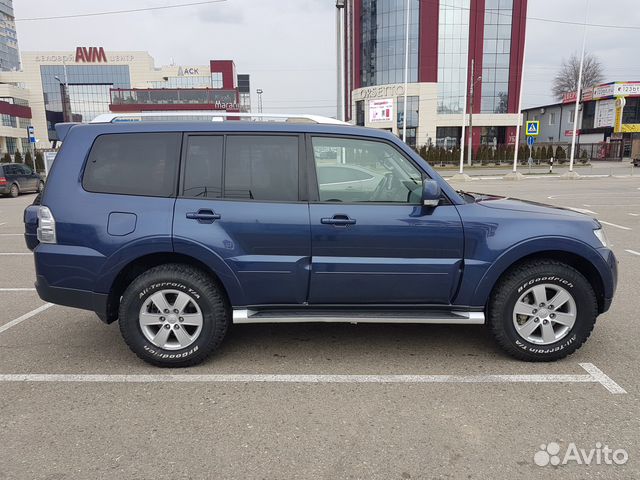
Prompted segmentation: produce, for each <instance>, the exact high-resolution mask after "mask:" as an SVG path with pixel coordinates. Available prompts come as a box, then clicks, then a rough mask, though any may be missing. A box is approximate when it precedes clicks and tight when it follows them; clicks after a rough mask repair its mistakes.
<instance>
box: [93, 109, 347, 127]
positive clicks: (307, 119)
mask: <svg viewBox="0 0 640 480" xmlns="http://www.w3.org/2000/svg"><path fill="white" fill-rule="evenodd" d="M227 117H231V118H233V119H240V120H249V121H256V120H257V121H263V122H266V121H272V122H291V123H322V124H330V125H349V124H348V123H347V122H343V121H340V120H336V119H335V118H329V117H322V116H320V115H305V114H283V113H234V112H218V111H211V110H190V111H161V112H160V111H158V112H141V113H103V114H102V115H98V116H97V117H96V118H94V119H93V120H91V123H124V122H145V121H151V122H153V121H183V120H184V121H189V120H190V119H191V120H196V121H212V122H222V121H224V120H226V119H227Z"/></svg>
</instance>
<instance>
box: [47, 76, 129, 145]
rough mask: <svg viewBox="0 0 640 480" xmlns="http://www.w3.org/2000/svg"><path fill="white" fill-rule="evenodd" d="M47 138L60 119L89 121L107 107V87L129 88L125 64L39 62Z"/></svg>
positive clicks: (54, 137)
mask: <svg viewBox="0 0 640 480" xmlns="http://www.w3.org/2000/svg"><path fill="white" fill-rule="evenodd" d="M40 75H41V77H42V90H43V94H44V105H45V112H46V116H47V128H48V131H49V139H50V140H56V139H57V134H56V133H55V129H54V126H55V124H56V123H60V122H64V121H66V122H71V121H74V122H90V121H91V120H93V119H94V118H95V117H96V116H98V115H99V114H101V113H106V112H108V111H109V103H110V100H111V97H110V93H109V92H110V89H112V88H130V87H131V79H130V76H129V66H128V65H68V66H66V67H65V65H42V66H40Z"/></svg>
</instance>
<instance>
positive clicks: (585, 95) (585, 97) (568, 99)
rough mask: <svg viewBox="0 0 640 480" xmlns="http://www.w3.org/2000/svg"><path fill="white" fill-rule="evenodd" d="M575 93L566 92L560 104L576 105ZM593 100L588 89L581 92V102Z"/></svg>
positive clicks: (591, 91) (591, 93)
mask: <svg viewBox="0 0 640 480" xmlns="http://www.w3.org/2000/svg"><path fill="white" fill-rule="evenodd" d="M576 95H577V92H568V93H565V94H564V95H563V96H562V103H576ZM592 99H593V90H592V89H590V88H588V89H586V90H584V91H583V92H582V101H583V102H588V101H589V100H592Z"/></svg>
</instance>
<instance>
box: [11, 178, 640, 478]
mask: <svg viewBox="0 0 640 480" xmlns="http://www.w3.org/2000/svg"><path fill="white" fill-rule="evenodd" d="M620 173H621V174H620V175H619V176H614V177H597V178H596V177H593V178H589V179H581V180H578V181H566V180H561V179H559V178H557V177H556V176H554V177H547V178H528V179H526V180H523V181H520V182H508V181H505V180H502V179H497V178H496V179H490V180H474V181H472V182H465V183H463V184H456V185H455V186H456V188H462V189H466V190H469V191H476V192H484V193H496V194H503V195H508V196H512V197H518V198H525V199H529V200H535V201H541V202H547V203H551V204H554V205H558V206H565V207H572V208H577V209H581V210H582V211H584V212H585V213H588V214H590V215H593V216H595V217H597V218H598V219H600V220H601V221H602V223H603V224H604V225H605V229H606V231H607V235H608V236H609V239H610V241H611V242H612V244H613V249H614V251H615V252H616V254H617V256H618V259H619V261H620V282H619V286H618V292H617V296H616V298H615V300H614V303H613V306H612V308H611V310H610V311H609V312H608V313H606V314H604V315H602V316H601V317H600V318H599V320H598V322H597V324H596V328H595V330H594V332H593V334H592V336H591V338H590V339H589V340H588V342H587V343H586V344H585V345H584V346H583V347H582V348H581V349H580V350H579V351H578V352H577V353H575V354H574V355H572V356H570V357H568V358H567V359H564V360H562V361H559V362H555V363H545V364H535V363H534V364H532V363H523V362H520V361H517V360H514V359H512V358H510V357H508V356H506V355H505V354H503V353H502V351H501V350H500V349H499V348H498V347H497V346H496V345H495V344H494V342H493V340H492V338H491V336H490V335H489V333H488V332H487V330H486V328H484V327H482V326H441V325H379V324H372V325H367V324H359V325H345V324H340V325H331V324H305V325H291V324H282V325H236V326H234V327H233V329H232V331H231V333H230V335H229V338H228V339H227V341H226V342H225V343H224V345H223V347H222V348H221V350H220V351H219V352H218V353H217V354H216V355H215V356H213V357H211V358H210V359H209V360H208V361H207V362H206V363H204V364H202V365H199V366H197V367H193V368H189V369H182V370H159V369H156V368H153V367H151V366H149V365H146V364H145V363H143V362H141V361H140V360H139V359H138V358H137V357H136V356H135V355H134V354H132V353H131V352H130V351H129V350H128V348H127V347H126V346H125V344H124V342H123V341H122V339H121V338H120V334H119V331H118V326H117V324H112V325H108V326H107V325H103V324H102V323H100V322H99V321H98V319H97V317H96V316H95V315H94V314H92V313H91V312H85V311H81V310H75V309H71V308H65V307H59V306H51V307H49V308H46V309H43V310H42V309H41V310H38V309H39V308H40V307H42V306H43V305H45V304H44V302H43V301H41V300H40V299H39V298H38V297H37V294H36V293H35V291H33V281H34V267H33V260H32V257H31V254H30V253H29V252H28V250H26V248H25V246H24V244H23V240H22V237H21V233H22V210H23V209H24V207H25V206H26V205H27V204H28V203H29V202H31V201H32V200H33V196H32V195H25V196H22V197H19V198H17V199H10V198H0V271H2V272H3V275H2V276H0V305H1V306H2V309H1V311H2V316H0V445H1V446H2V448H1V449H0V479H11V480H13V479H35V478H38V479H40V478H44V479H88V478H96V479H97V478H122V479H150V478H154V479H164V478H166V479H183V478H184V479H235V478H238V479H316V478H318V479H431V478H442V479H503V478H504V479H514V478H527V479H538V478H541V479H546V478H554V479H557V478H562V479H583V478H606V479H608V478H624V479H631V478H640V451H639V448H638V445H639V440H640V428H639V427H640V377H639V375H638V364H639V360H640V353H639V349H638V345H637V344H636V343H635V342H636V341H637V339H638V338H640V331H639V330H640V329H639V326H638V325H639V322H638V318H637V312H638V310H639V307H640V301H639V300H638V298H639V297H638V285H640V235H639V234H638V232H640V179H638V178H637V177H630V176H623V174H622V172H620ZM605 222H606V223H605ZM34 312H35V313H34ZM589 365H592V366H593V367H595V368H596V369H598V370H599V371H601V372H602V375H603V376H600V377H598V376H597V375H596V376H593V375H592V374H590V373H589V372H588V371H587V370H585V368H590V367H589ZM42 375H50V376H48V377H47V376H42ZM171 375H175V377H171ZM305 375H306V377H305ZM534 375H535V377H534ZM187 376H190V377H191V378H186V377H187ZM607 379H608V380H607ZM608 381H610V382H612V383H613V385H617V386H618V387H619V388H620V389H621V390H623V391H624V392H626V393H621V392H620V391H617V393H616V392H615V391H612V390H611V388H608V387H607V385H608V386H609V387H611V383H607V382H608ZM614 390H615V389H614ZM555 444H557V446H558V447H559V449H560V452H559V453H558V454H557V457H554V452H555V447H556V446H555ZM543 445H544V450H542V451H541V447H542V446H543ZM571 445H574V446H575V447H576V448H577V449H578V450H579V449H583V450H585V452H586V453H587V454H588V453H589V451H592V450H593V449H595V453H594V456H593V457H592V458H591V463H592V464H591V465H584V464H578V463H577V462H576V461H571V460H569V462H568V464H566V465H562V464H560V465H552V464H551V463H552V462H554V458H559V461H560V462H561V461H562V460H563V459H564V454H565V453H566V452H567V450H568V449H570V448H571ZM605 445H607V446H608V447H609V448H610V449H612V450H616V451H618V455H619V456H618V457H617V458H618V460H621V459H622V457H621V456H620V455H622V454H621V453H620V452H619V451H620V450H624V452H625V453H626V455H627V460H626V461H625V462H623V464H621V465H618V464H616V463H612V464H605V463H604V461H600V462H599V463H600V465H596V464H595V463H596V455H598V457H599V458H601V460H602V458H604V457H603V456H602V457H600V453H602V451H603V449H604V446H605ZM598 452H600V453H598ZM581 458H584V457H581ZM536 460H537V461H538V463H540V464H542V463H545V460H546V461H547V462H549V464H548V465H538V464H537V463H536ZM583 463H584V462H583Z"/></svg>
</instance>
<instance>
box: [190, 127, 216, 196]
mask: <svg viewBox="0 0 640 480" xmlns="http://www.w3.org/2000/svg"><path fill="white" fill-rule="evenodd" d="M223 145H224V137H223V136H221V135H219V136H213V135H198V136H189V137H188V139H187V154H186V162H185V166H184V193H183V195H184V196H185V197H199V198H200V197H201V198H221V197H222V150H223Z"/></svg>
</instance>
